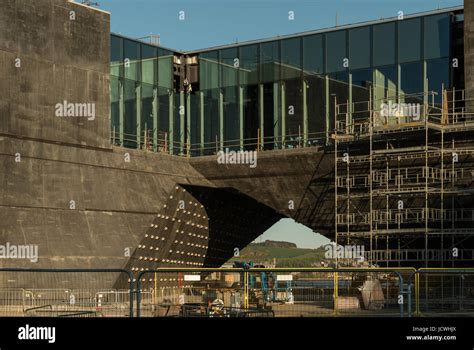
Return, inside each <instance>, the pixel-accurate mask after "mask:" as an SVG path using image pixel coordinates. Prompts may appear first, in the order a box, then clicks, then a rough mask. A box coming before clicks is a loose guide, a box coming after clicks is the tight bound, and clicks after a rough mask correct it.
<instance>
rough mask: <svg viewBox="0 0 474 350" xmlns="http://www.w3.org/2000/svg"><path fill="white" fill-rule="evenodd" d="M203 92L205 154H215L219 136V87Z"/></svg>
mask: <svg viewBox="0 0 474 350" xmlns="http://www.w3.org/2000/svg"><path fill="white" fill-rule="evenodd" d="M203 93H204V142H205V148H206V151H205V154H214V153H215V149H216V138H217V139H218V138H219V89H217V88H216V89H209V90H205V91H203Z"/></svg>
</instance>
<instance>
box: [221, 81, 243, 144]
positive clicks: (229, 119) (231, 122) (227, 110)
mask: <svg viewBox="0 0 474 350" xmlns="http://www.w3.org/2000/svg"><path fill="white" fill-rule="evenodd" d="M222 92H223V94H224V141H225V142H224V145H225V146H226V147H229V148H230V149H237V148H238V147H239V145H240V142H239V138H240V129H239V105H238V95H237V93H238V91H237V87H236V86H229V87H225V88H223V89H222ZM232 146H234V147H232Z"/></svg>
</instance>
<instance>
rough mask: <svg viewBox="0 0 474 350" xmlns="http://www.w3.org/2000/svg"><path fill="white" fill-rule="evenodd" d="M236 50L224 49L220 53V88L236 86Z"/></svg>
mask: <svg viewBox="0 0 474 350" xmlns="http://www.w3.org/2000/svg"><path fill="white" fill-rule="evenodd" d="M236 59H238V57H237V49H236V48H232V49H226V50H221V51H220V62H221V77H222V80H221V87H226V86H235V85H237V74H238V68H236V66H235V63H236Z"/></svg>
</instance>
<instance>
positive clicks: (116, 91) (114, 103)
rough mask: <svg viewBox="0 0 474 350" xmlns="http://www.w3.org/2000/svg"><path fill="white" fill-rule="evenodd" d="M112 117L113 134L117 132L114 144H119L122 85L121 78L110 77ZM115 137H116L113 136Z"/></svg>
mask: <svg viewBox="0 0 474 350" xmlns="http://www.w3.org/2000/svg"><path fill="white" fill-rule="evenodd" d="M110 102H111V108H110V115H111V122H112V132H113V131H114V130H115V138H114V141H113V142H114V144H117V143H118V140H119V132H120V83H119V78H118V77H116V76H114V75H111V76H110ZM112 137H114V135H112Z"/></svg>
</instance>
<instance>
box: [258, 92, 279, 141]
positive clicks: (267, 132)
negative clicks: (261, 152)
mask: <svg viewBox="0 0 474 350" xmlns="http://www.w3.org/2000/svg"><path fill="white" fill-rule="evenodd" d="M275 85H276V88H275ZM278 86H279V85H278V84H275V83H266V84H264V85H263V112H264V113H263V137H264V139H263V141H261V142H262V143H263V147H264V149H266V150H268V149H273V148H274V144H275V140H274V138H273V136H274V133H275V132H274V122H275V121H274V108H275V100H274V99H275V98H278ZM277 109H278V107H277ZM276 112H278V111H276Z"/></svg>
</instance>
